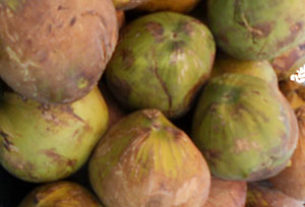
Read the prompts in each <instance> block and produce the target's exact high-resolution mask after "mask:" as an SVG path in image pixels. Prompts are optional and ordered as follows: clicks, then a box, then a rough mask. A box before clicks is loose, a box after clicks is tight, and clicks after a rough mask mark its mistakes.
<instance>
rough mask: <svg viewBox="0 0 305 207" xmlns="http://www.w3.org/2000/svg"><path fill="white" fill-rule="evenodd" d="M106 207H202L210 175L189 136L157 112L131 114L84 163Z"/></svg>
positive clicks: (208, 186) (102, 140)
mask: <svg viewBox="0 0 305 207" xmlns="http://www.w3.org/2000/svg"><path fill="white" fill-rule="evenodd" d="M89 176H90V181H91V185H92V187H93V189H94V190H95V192H96V194H97V195H98V196H99V198H100V199H101V200H102V202H103V203H104V204H105V205H106V206H115V207H139V206H158V207H169V206H171V207H181V206H192V207H202V206H203V205H204V203H205V202H206V200H207V197H208V193H209V189H210V172H209V169H208V166H207V164H206V162H205V159H204V158H203V156H202V154H201V153H200V151H199V150H198V149H197V148H196V147H195V145H194V144H193V143H192V141H191V140H190V138H189V137H188V136H187V135H186V134H185V133H184V132H183V131H181V130H180V129H178V128H176V127H175V126H174V125H173V124H172V123H171V122H170V121H169V120H167V119H166V118H165V116H164V115H163V114H162V113H161V112H160V111H158V110H155V109H147V110H142V111H137V112H134V113H132V114H130V115H128V116H127V117H125V118H123V119H121V120H120V121H119V122H118V123H117V124H116V125H114V126H113V127H112V128H111V129H110V130H109V131H108V132H107V133H106V134H105V136H104V137H103V138H102V139H101V141H100V143H99V144H98V145H97V147H96V149H95V152H94V153H93V156H92V158H91V160H90V162H89Z"/></svg>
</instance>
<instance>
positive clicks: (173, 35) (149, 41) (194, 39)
mask: <svg viewBox="0 0 305 207" xmlns="http://www.w3.org/2000/svg"><path fill="white" fill-rule="evenodd" d="M214 56H215V43H214V40H213V37H212V35H211V33H210V31H209V30H208V28H207V27H206V26H205V25H203V24H202V23H200V22H199V21H197V20H195V19H194V18H191V17H188V16H185V15H182V14H176V13H172V12H160V13H155V14H151V15H147V16H144V17H141V18H139V19H137V20H135V21H134V22H132V23H131V24H129V25H128V26H127V27H125V29H124V30H123V34H122V36H121V40H120V42H119V44H118V47H117V49H116V51H115V53H114V56H113V57H112V59H111V61H110V63H109V65H108V68H107V70H106V80H107V83H108V86H109V88H110V90H111V91H112V93H113V94H114V95H115V97H116V98H117V99H118V100H119V101H120V102H121V103H123V104H124V105H126V106H127V107H129V108H130V109H144V108H157V109H159V110H161V111H162V112H163V113H165V114H166V115H167V116H168V117H170V118H175V117H179V116H182V115H183V114H184V113H186V112H187V111H188V109H189V108H190V105H191V103H192V100H193V98H194V96H195V95H196V92H197V91H198V90H199V89H200V87H201V86H202V85H203V84H204V83H205V81H206V80H207V79H208V77H209V75H210V71H211V69H212V64H213V61H214Z"/></svg>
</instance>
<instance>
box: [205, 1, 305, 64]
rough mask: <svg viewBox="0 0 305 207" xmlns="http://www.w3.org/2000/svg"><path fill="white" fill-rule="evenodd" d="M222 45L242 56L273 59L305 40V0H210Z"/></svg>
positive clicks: (211, 18)
mask: <svg viewBox="0 0 305 207" xmlns="http://www.w3.org/2000/svg"><path fill="white" fill-rule="evenodd" d="M208 17H209V18H208V19H209V26H210V28H211V30H212V32H213V34H214V35H215V38H216V41H217V43H218V46H219V47H220V48H221V49H223V50H224V51H225V52H226V53H228V54H230V55H231V56H233V57H235V58H238V59H246V60H258V59H260V60H263V59H268V60H269V59H272V58H274V57H276V56H278V55H280V54H281V53H283V52H285V51H286V50H288V49H290V48H292V47H294V46H296V45H298V44H300V43H301V42H304V41H305V9H304V1H303V0H277V1H266V0H255V1H253V0H243V1H241V0H227V1H223V0H208Z"/></svg>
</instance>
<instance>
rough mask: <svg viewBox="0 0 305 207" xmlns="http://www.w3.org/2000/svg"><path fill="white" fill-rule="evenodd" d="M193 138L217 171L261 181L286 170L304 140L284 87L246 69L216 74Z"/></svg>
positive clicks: (232, 177)
mask: <svg viewBox="0 0 305 207" xmlns="http://www.w3.org/2000/svg"><path fill="white" fill-rule="evenodd" d="M192 135H193V136H192V138H193V140H194V141H195V143H196V145H197V146H198V147H199V149H201V151H202V152H203V154H204V155H205V157H206V159H207V161H208V163H209V166H210V169H211V171H212V174H213V175H215V176H217V177H220V178H223V179H229V180H246V181H255V180H262V179H266V178H269V177H272V176H274V175H276V174H277V173H279V172H280V171H281V170H283V169H284V168H285V167H286V165H287V163H288V161H289V159H290V157H291V156H292V153H293V152H294V150H295V148H296V144H297V141H298V126H297V120H296V117H295V115H294V112H293V110H292V109H291V108H290V106H289V104H288V102H287V101H286V99H285V98H284V97H283V96H282V95H281V93H280V92H279V90H275V88H274V87H271V86H270V85H269V84H268V83H267V82H266V81H264V80H262V79H260V78H257V77H254V76H249V75H244V74H224V75H222V76H218V77H215V78H213V79H211V80H210V82H209V83H208V85H207V86H206V88H205V90H204V91H203V93H202V95H201V97H200V100H199V102H198V105H197V108H196V111H195V114H194V119H193V129H192Z"/></svg>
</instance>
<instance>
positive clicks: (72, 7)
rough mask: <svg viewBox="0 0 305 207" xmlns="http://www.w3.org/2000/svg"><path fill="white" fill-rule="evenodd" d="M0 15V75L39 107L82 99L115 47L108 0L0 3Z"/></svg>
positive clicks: (113, 19) (115, 29)
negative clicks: (37, 103)
mask: <svg viewBox="0 0 305 207" xmlns="http://www.w3.org/2000/svg"><path fill="white" fill-rule="evenodd" d="M0 16H1V18H0V25H1V27H0V39H1V43H0V76H1V78H2V79H3V80H4V81H5V82H6V83H7V84H8V85H9V86H10V87H11V88H13V89H14V90H15V91H16V92H18V93H20V94H22V95H23V96H25V97H27V98H32V99H35V100H38V101H39V102H43V103H55V102H56V103H70V102H73V101H76V100H78V99H80V98H82V97H84V96H85V95H86V94H88V93H89V92H90V91H91V90H92V89H93V87H94V86H95V85H96V84H97V82H98V80H99V79H100V77H101V75H102V73H103V72H104V69H105V67H106V64H107V63H108V61H109V59H110V58H111V56H112V53H113V51H114V48H115V46H116V43H117V38H118V25H117V17H116V11H115V8H114V6H113V3H112V1H111V0H86V1H85V0H75V1H62V0H51V1H50V0H0Z"/></svg>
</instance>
